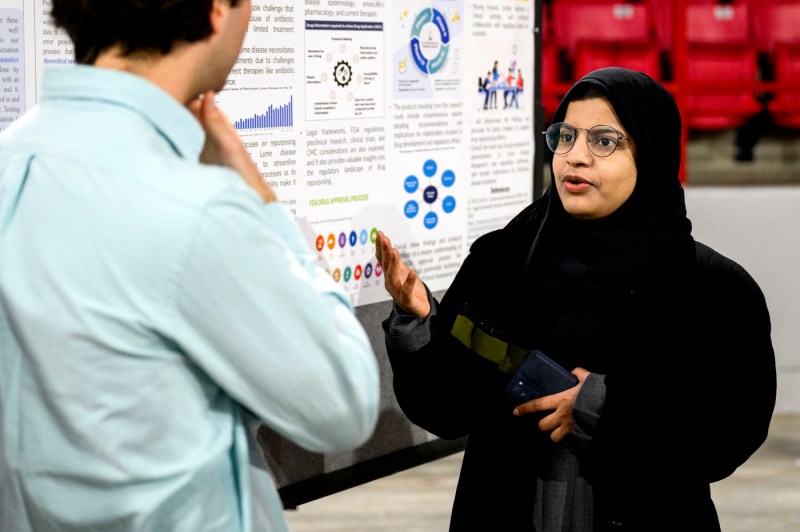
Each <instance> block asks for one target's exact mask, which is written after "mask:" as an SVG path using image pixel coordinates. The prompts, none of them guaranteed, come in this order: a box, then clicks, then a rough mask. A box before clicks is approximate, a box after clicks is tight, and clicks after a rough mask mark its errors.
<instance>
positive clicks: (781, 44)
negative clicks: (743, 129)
mask: <svg viewBox="0 0 800 532" xmlns="http://www.w3.org/2000/svg"><path fill="white" fill-rule="evenodd" d="M754 8H755V17H754V33H755V38H756V42H757V44H758V47H759V49H760V50H762V51H764V52H767V54H768V57H769V62H770V64H771V65H772V69H773V71H774V80H775V81H776V82H781V81H800V2H798V1H797V0H791V1H790V0H761V1H759V2H757V3H756V4H755V5H754ZM799 94H800V91H798V89H790V90H778V91H776V92H775V99H774V100H772V101H771V102H769V109H770V111H771V112H772V114H773V117H774V119H775V122H776V123H777V124H779V125H782V126H786V127H792V128H800V95H799Z"/></svg>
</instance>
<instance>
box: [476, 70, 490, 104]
mask: <svg viewBox="0 0 800 532" xmlns="http://www.w3.org/2000/svg"><path fill="white" fill-rule="evenodd" d="M491 84H492V72H491V70H487V71H486V77H485V78H483V79H482V80H480V87H479V89H478V90H483V92H484V93H485V96H484V98H483V108H484V109H488V108H489V94H491V91H490V90H489V87H490V86H491Z"/></svg>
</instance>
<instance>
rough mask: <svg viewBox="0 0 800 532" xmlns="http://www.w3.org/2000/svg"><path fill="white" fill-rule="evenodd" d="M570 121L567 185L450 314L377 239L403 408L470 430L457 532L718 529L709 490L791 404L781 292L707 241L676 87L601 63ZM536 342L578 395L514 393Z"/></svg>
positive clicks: (580, 91) (559, 160) (463, 283)
mask: <svg viewBox="0 0 800 532" xmlns="http://www.w3.org/2000/svg"><path fill="white" fill-rule="evenodd" d="M553 122H554V123H555V124H554V125H553V126H551V128H550V129H549V130H548V132H547V134H546V137H547V142H548V146H549V147H550V148H551V149H552V150H553V151H554V156H553V164H552V172H551V184H550V187H549V188H548V190H547V191H546V192H545V194H544V195H543V196H542V198H541V199H539V200H537V201H536V202H534V203H533V204H532V205H531V206H530V207H528V208H527V209H525V210H524V211H523V212H521V213H520V214H519V215H518V216H517V217H516V218H515V219H514V220H512V221H511V222H510V223H509V224H508V225H507V226H506V227H505V228H504V229H502V230H499V231H495V232H493V233H489V234H487V235H485V236H483V237H482V238H480V239H478V240H477V241H476V242H475V243H474V244H473V246H472V248H471V249H470V255H469V256H468V257H467V259H466V260H465V262H464V264H463V265H462V267H461V269H460V271H459V273H458V275H457V276H456V279H455V280H454V281H453V283H452V285H451V287H450V288H449V289H448V291H447V294H446V296H445V297H444V298H443V300H442V302H441V303H438V302H437V301H436V300H435V299H434V298H433V297H432V296H431V295H430V292H429V291H428V290H427V288H426V287H425V285H424V284H423V283H422V282H421V281H420V280H419V278H418V277H417V276H416V273H415V272H413V271H411V270H409V269H408V267H407V266H406V265H405V264H404V263H403V262H402V260H401V259H400V256H399V253H398V251H397V250H396V249H394V248H392V247H391V242H390V241H389V239H388V238H387V237H386V236H385V235H383V234H380V235H379V241H378V245H377V255H378V259H379V260H380V262H381V264H382V265H383V268H384V270H385V272H386V274H385V276H386V280H385V283H386V288H387V290H388V291H389V293H390V294H391V295H392V297H393V298H394V300H395V308H394V311H393V312H392V314H391V315H390V317H389V318H388V319H387V320H386V321H385V322H384V330H385V332H386V343H387V348H388V352H389V357H390V361H391V364H392V369H393V372H394V389H395V395H396V397H397V400H398V402H399V404H400V406H401V408H402V409H403V411H404V412H405V413H406V415H407V416H408V417H409V419H410V420H411V421H413V422H414V423H416V424H418V425H419V426H421V427H423V428H425V429H427V430H429V431H431V432H433V433H434V434H436V435H437V436H440V437H442V438H448V439H449V438H458V437H462V436H469V438H468V443H467V449H466V453H465V455H464V462H463V465H462V470H461V476H460V479H459V484H458V489H457V493H456V498H455V502H454V505H453V513H452V517H451V530H453V531H461V530H464V531H474V530H491V531H495V530H497V531H532V530H536V531H544V532H550V531H589V530H693V531H694V530H698V531H701V530H702V531H705V530H719V521H718V519H717V515H716V511H715V509H714V505H713V502H712V501H711V497H710V491H709V483H711V482H714V481H716V480H719V479H721V478H724V477H726V476H728V475H730V474H731V473H732V472H733V471H734V470H735V469H736V468H737V467H738V466H739V465H741V464H742V463H743V462H744V461H745V460H746V459H747V458H748V457H749V456H750V454H752V453H753V451H755V449H757V448H758V446H759V445H761V443H762V442H763V441H764V439H765V438H766V435H767V429H768V426H769V421H770V418H771V414H772V410H773V407H774V402H775V384H776V379H775V361H774V354H773V351H772V343H771V340H770V322H769V314H768V312H767V308H766V304H765V301H764V297H763V295H762V293H761V291H760V290H759V288H758V286H757V285H756V283H755V282H754V281H753V279H752V278H751V277H750V276H749V275H748V274H747V272H746V271H745V270H744V269H743V268H742V267H741V266H739V265H738V264H736V263H734V262H733V261H731V260H730V259H727V258H725V257H723V256H722V255H720V254H718V253H717V252H715V251H713V250H712V249H710V248H708V247H707V246H704V245H703V244H700V243H698V242H695V241H694V240H693V238H692V236H691V223H690V222H689V220H688V219H687V218H686V207H685V204H684V198H683V189H682V188H681V185H680V182H679V180H678V169H679V166H680V150H681V144H680V135H681V125H680V114H679V112H678V109H677V106H676V105H675V102H674V100H673V99H672V97H671V96H670V95H669V94H668V93H667V92H666V90H665V89H664V88H663V87H662V86H661V85H659V84H658V83H656V82H655V81H653V80H652V79H650V78H649V77H648V76H646V75H644V74H640V73H637V72H632V71H629V70H625V69H620V68H608V69H602V70H598V71H595V72H592V73H591V74H588V75H587V76H586V77H584V78H583V79H581V80H580V81H579V82H577V83H576V84H575V85H574V86H573V87H572V89H570V91H569V92H568V93H567V95H566V96H565V97H564V99H563V101H562V103H561V105H560V106H559V108H558V110H557V111H556V113H555V116H554V118H553ZM531 349H538V350H540V351H541V352H543V353H545V354H547V355H548V356H549V357H550V358H552V359H553V360H555V361H556V362H557V363H559V364H560V365H561V366H563V367H564V368H568V369H569V370H570V371H571V372H572V373H573V374H574V375H575V376H576V377H577V378H578V381H579V382H578V385H577V386H575V387H573V388H570V389H567V390H566V391H564V392H560V393H556V394H553V395H549V396H545V397H542V398H539V399H536V400H533V401H530V402H527V403H524V404H522V405H518V401H517V402H515V401H514V400H513V399H512V398H511V396H510V395H508V393H506V391H505V388H506V385H507V384H508V382H509V380H510V378H511V376H512V375H513V374H514V372H515V370H516V369H517V368H518V367H519V365H520V364H521V362H522V359H523V357H524V356H525V354H526V353H527V352H528V351H530V350H531Z"/></svg>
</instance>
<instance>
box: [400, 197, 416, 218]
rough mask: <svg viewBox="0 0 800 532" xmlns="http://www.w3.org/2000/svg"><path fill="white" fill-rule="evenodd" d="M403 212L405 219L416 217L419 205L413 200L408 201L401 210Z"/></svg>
mask: <svg viewBox="0 0 800 532" xmlns="http://www.w3.org/2000/svg"><path fill="white" fill-rule="evenodd" d="M403 212H405V214H406V218H413V217H415V216H416V215H417V213H418V212H419V203H417V202H416V201H414V200H411V201H409V202H408V203H406V206H405V208H404V209H403Z"/></svg>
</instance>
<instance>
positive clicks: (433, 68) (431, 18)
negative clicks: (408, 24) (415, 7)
mask: <svg viewBox="0 0 800 532" xmlns="http://www.w3.org/2000/svg"><path fill="white" fill-rule="evenodd" d="M409 46H410V48H411V58H412V59H413V60H414V64H415V65H416V66H417V68H419V70H420V72H422V73H423V74H426V75H428V74H435V73H437V72H439V71H440V70H442V68H443V67H444V65H445V63H446V62H447V51H448V50H449V46H450V28H449V27H448V25H447V19H446V18H445V16H444V15H443V14H442V13H441V12H440V11H439V10H438V9H434V8H431V9H425V10H424V11H421V12H420V13H419V14H418V15H417V17H416V18H415V19H414V24H413V25H412V28H411V41H410V43H409Z"/></svg>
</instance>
